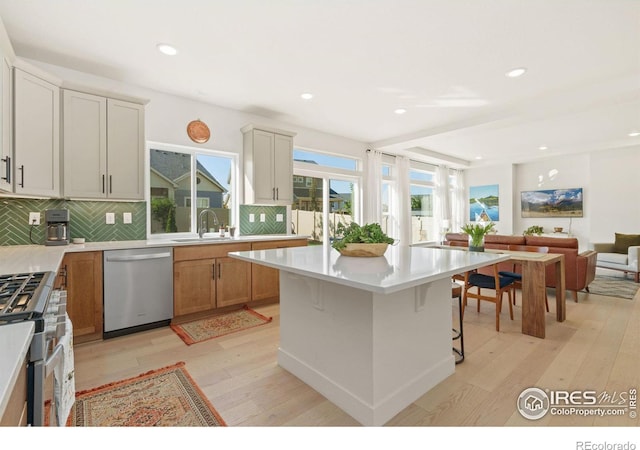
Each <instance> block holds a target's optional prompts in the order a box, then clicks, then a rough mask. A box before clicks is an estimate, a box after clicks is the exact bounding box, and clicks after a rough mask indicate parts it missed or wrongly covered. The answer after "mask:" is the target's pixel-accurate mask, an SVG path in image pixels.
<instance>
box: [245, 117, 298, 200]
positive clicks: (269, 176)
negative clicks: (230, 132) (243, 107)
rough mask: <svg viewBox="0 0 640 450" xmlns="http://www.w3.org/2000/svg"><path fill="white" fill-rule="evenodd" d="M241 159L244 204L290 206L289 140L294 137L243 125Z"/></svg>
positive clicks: (291, 153)
mask: <svg viewBox="0 0 640 450" xmlns="http://www.w3.org/2000/svg"><path fill="white" fill-rule="evenodd" d="M242 133H243V137H244V145H243V159H244V175H245V187H244V196H245V203H249V204H251V203H264V204H283V205H290V204H291V203H292V202H293V178H292V177H293V137H294V136H295V135H296V134H295V133H292V132H288V131H282V130H276V129H273V128H267V127H257V126H255V125H247V126H246V127H244V128H242Z"/></svg>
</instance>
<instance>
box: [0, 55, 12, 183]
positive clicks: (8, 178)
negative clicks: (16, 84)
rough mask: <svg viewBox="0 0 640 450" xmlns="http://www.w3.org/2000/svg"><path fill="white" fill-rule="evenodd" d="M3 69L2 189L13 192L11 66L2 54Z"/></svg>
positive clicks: (0, 90) (0, 104) (0, 102)
mask: <svg viewBox="0 0 640 450" xmlns="http://www.w3.org/2000/svg"><path fill="white" fill-rule="evenodd" d="M0 63H1V64H2V70H1V71H0V76H2V80H1V81H0V85H1V86H0V94H1V95H2V99H0V111H1V114H2V117H1V118H0V127H1V129H0V145H1V148H0V190H1V191H7V192H12V191H13V180H14V178H15V176H14V164H13V163H14V159H13V147H12V146H11V91H12V90H11V67H10V66H9V62H8V61H7V60H6V59H5V58H4V57H2V56H0Z"/></svg>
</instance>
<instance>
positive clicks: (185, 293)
mask: <svg viewBox="0 0 640 450" xmlns="http://www.w3.org/2000/svg"><path fill="white" fill-rule="evenodd" d="M215 261H216V260H215V259H196V260H194V261H179V262H174V264H173V314H174V315H175V316H183V315H185V314H192V313H196V312H201V311H207V310H210V309H214V308H215V307H216V281H215V279H214V276H215V274H214V270H215V264H216V262H215Z"/></svg>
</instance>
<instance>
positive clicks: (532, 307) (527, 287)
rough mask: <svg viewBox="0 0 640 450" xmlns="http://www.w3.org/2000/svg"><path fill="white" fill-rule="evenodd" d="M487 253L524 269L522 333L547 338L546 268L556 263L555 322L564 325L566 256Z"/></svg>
mask: <svg viewBox="0 0 640 450" xmlns="http://www.w3.org/2000/svg"><path fill="white" fill-rule="evenodd" d="M438 247H439V248H448V249H450V250H463V251H469V250H468V249H467V248H466V247H452V246H448V245H438ZM484 251H485V252H487V253H499V254H506V255H509V261H510V262H513V263H517V264H519V265H521V266H522V333H523V334H526V335H529V336H534V337H537V338H541V339H544V338H545V335H546V306H545V294H546V289H547V287H546V280H545V277H546V275H545V274H546V269H547V266H549V265H551V264H553V265H554V267H555V275H556V286H555V292H556V320H557V321H558V322H564V321H565V320H566V316H567V309H566V294H565V293H566V291H565V289H566V288H565V271H564V255H563V254H559V253H537V252H526V251H515V250H505V249H489V248H485V250H484Z"/></svg>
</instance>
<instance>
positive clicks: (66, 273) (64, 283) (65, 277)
mask: <svg viewBox="0 0 640 450" xmlns="http://www.w3.org/2000/svg"><path fill="white" fill-rule="evenodd" d="M61 275H62V279H63V281H62V287H63V288H64V289H65V290H66V289H67V283H68V281H69V270H68V269H67V265H66V264H65V265H64V266H63V268H62V274H61Z"/></svg>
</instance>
